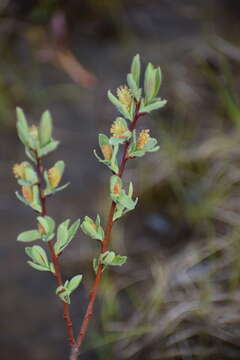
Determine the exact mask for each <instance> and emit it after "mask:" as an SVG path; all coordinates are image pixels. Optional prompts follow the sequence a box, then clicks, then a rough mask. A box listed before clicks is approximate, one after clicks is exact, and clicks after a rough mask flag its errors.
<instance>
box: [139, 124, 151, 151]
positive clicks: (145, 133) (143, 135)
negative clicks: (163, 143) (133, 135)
mask: <svg viewBox="0 0 240 360" xmlns="http://www.w3.org/2000/svg"><path fill="white" fill-rule="evenodd" d="M149 131H150V130H148V129H145V130H142V131H141V132H140V134H139V135H138V139H137V148H138V149H142V148H144V146H145V145H147V143H148V141H149V138H150V135H149Z"/></svg>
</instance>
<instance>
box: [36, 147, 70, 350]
mask: <svg viewBox="0 0 240 360" xmlns="http://www.w3.org/2000/svg"><path fill="white" fill-rule="evenodd" d="M35 154H36V152H35ZM36 160H37V164H36V170H37V173H38V179H39V180H38V188H39V193H40V201H41V208H42V210H41V216H45V215H46V214H47V210H46V196H45V195H44V193H43V184H42V177H43V167H42V164H41V158H39V157H38V156H37V154H36ZM48 249H49V252H50V256H51V260H52V263H53V265H54V269H55V274H54V275H55V277H56V283H57V286H61V285H63V280H62V273H61V267H60V263H59V261H58V256H57V255H56V254H55V251H54V247H53V244H52V241H48ZM62 303H63V318H64V321H65V324H66V330H67V336H68V341H69V344H70V346H73V345H75V339H74V335H73V327H72V321H71V316H70V311H69V305H68V304H67V303H66V302H64V301H63V302H62Z"/></svg>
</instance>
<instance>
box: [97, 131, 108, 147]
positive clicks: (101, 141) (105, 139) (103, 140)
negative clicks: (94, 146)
mask: <svg viewBox="0 0 240 360" xmlns="http://www.w3.org/2000/svg"><path fill="white" fill-rule="evenodd" d="M98 141H99V146H100V147H101V146H103V145H108V144H109V139H108V137H107V136H106V135H104V134H99V135H98Z"/></svg>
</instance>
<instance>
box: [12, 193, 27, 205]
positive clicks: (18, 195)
mask: <svg viewBox="0 0 240 360" xmlns="http://www.w3.org/2000/svg"><path fill="white" fill-rule="evenodd" d="M15 195H16V197H17V198H18V200H20V201H21V202H22V203H23V204H24V205H27V206H29V204H28V202H27V201H26V200H25V199H24V197H23V196H22V195H20V194H19V192H18V191H15Z"/></svg>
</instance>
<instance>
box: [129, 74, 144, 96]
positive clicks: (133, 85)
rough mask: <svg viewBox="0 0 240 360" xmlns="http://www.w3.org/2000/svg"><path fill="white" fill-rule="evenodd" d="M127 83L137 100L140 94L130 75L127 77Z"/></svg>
mask: <svg viewBox="0 0 240 360" xmlns="http://www.w3.org/2000/svg"><path fill="white" fill-rule="evenodd" d="M127 83H128V86H129V88H130V89H131V91H132V94H133V96H134V97H135V99H137V100H139V95H140V92H139V89H138V86H137V84H136V82H135V80H134V78H133V75H132V74H128V75H127ZM140 96H141V95H140Z"/></svg>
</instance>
